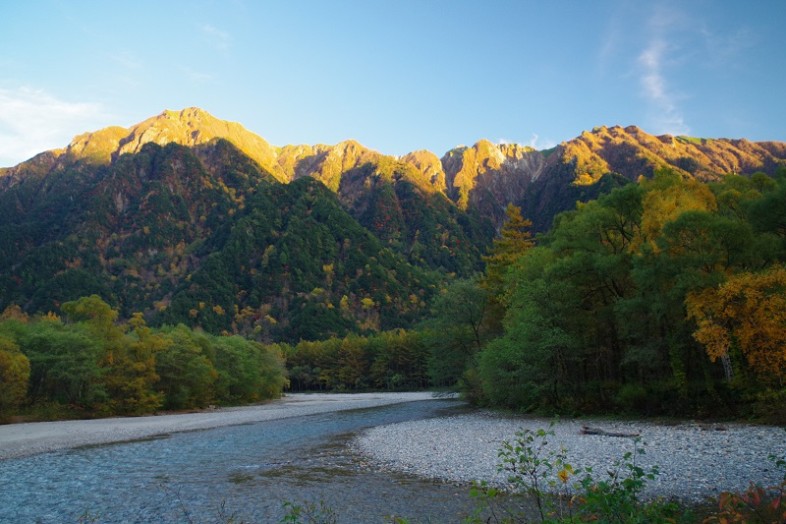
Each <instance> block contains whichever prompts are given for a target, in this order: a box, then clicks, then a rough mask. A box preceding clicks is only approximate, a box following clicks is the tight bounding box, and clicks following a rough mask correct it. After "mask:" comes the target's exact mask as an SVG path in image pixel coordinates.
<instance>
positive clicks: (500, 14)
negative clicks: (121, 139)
mask: <svg viewBox="0 0 786 524" xmlns="http://www.w3.org/2000/svg"><path fill="white" fill-rule="evenodd" d="M0 20H1V22H0V28H1V30H0V166H9V165H14V164H16V163H18V162H20V161H22V160H24V159H26V158H29V157H30V156H32V155H33V154H35V153H37V152H40V151H43V150H46V149H51V148H55V147H62V146H65V145H66V144H67V143H68V142H69V141H70V140H71V138H72V137H73V136H74V135H76V134H79V133H82V132H85V131H92V130H96V129H99V128H102V127H106V126H108V125H122V126H130V125H132V124H135V123H137V122H139V121H141V120H144V119H145V118H147V117H150V116H153V115H155V114H158V113H160V112H161V111H162V110H164V109H181V108H184V107H189V106H198V107H202V108H203V109H205V110H207V111H209V112H211V113H212V114H213V115H215V116H216V117H218V118H223V119H226V120H233V121H237V122H240V123H242V124H243V125H244V126H245V127H246V128H248V129H250V130H251V131H254V132H255V133H258V134H259V135H261V136H263V137H264V138H266V139H267V140H268V141H269V142H271V143H272V144H274V145H284V144H289V143H309V144H313V143H327V144H333V143H336V142H339V141H341V140H345V139H349V138H353V139H356V140H358V141H360V142H361V143H363V144H364V145H366V146H368V147H371V148H373V149H376V150H379V151H381V152H383V153H388V154H393V155H401V154H404V153H407V152H409V151H412V150H415V149H430V150H432V151H434V152H435V153H437V154H438V155H440V156H441V155H442V154H443V153H444V152H446V151H447V150H448V149H450V148H451V147H454V146H456V145H459V144H467V145H469V144H472V143H474V142H476V141H477V140H478V139H480V138H487V139H489V140H492V141H494V142H502V141H507V142H518V143H522V144H528V145H533V146H535V147H538V148H546V147H550V146H553V145H555V144H557V143H559V142H561V141H563V140H569V139H571V138H573V137H575V136H577V135H578V134H579V133H581V131H583V130H589V129H591V128H593V127H595V126H600V125H615V124H619V125H623V126H624V125H631V124H634V125H638V126H640V127H642V128H643V129H644V130H645V131H647V132H650V133H654V134H661V133H670V134H687V135H692V136H701V137H708V138H710V137H729V138H739V137H746V138H749V139H752V140H781V141H783V140H786V98H785V97H784V94H783V92H784V86H786V31H784V29H783V24H784V22H786V1H783V0H756V1H750V2H743V1H733V0H728V1H727V0H723V1H710V0H682V1H658V0H656V1H622V0H597V1H578V0H577V1H557V0H554V1H551V0H549V1H547V0H542V1H537V2H534V1H526V0H511V1H501V0H500V1H483V2H481V1H460V0H395V1H394V0H389V1H383V0H365V1H361V0H357V1H341V0H331V1H299V0H286V1H284V0H282V1H280V2H273V1H254V0H221V1H218V0H216V1H210V0H188V1H163V0H154V1H147V0H141V1H140V0H137V1H134V2H105V1H99V0H94V1H86V0H48V1H37V0H26V1H19V2H17V1H12V0H0Z"/></svg>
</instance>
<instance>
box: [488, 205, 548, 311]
mask: <svg viewBox="0 0 786 524" xmlns="http://www.w3.org/2000/svg"><path fill="white" fill-rule="evenodd" d="M505 215H506V219H505V222H504V223H503V224H502V228H501V229H500V236H499V238H496V239H495V240H494V244H493V246H492V247H491V252H490V253H489V255H487V256H484V257H483V261H484V262H485V263H486V275H485V277H484V278H483V280H482V282H481V284H482V286H483V287H484V288H486V290H488V291H489V292H490V293H491V300H492V302H497V303H500V304H502V303H504V288H505V273H506V272H507V270H508V268H510V267H511V266H512V265H513V263H514V262H515V261H516V260H517V259H518V258H519V257H520V256H521V255H522V254H524V253H525V252H526V251H527V250H528V249H529V248H531V247H533V246H534V245H535V243H534V241H533V240H532V233H531V232H530V231H529V229H530V228H531V227H532V222H531V221H530V220H528V219H526V218H524V217H523V216H521V208H519V207H517V206H514V205H513V204H508V207H507V208H505Z"/></svg>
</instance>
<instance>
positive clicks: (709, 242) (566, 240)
mask: <svg viewBox="0 0 786 524" xmlns="http://www.w3.org/2000/svg"><path fill="white" fill-rule="evenodd" d="M779 175H780V176H779V177H778V178H776V179H772V178H770V177H768V176H766V175H764V174H761V173H759V174H755V175H753V176H752V177H749V178H748V177H741V176H734V175H730V176H727V177H725V178H723V179H722V181H720V182H715V183H702V182H699V181H696V180H692V179H686V178H683V177H681V176H680V175H679V174H676V173H673V172H670V171H663V172H660V173H658V174H657V175H656V176H655V177H654V178H653V179H650V180H643V181H640V182H639V183H636V184H629V185H627V186H625V187H623V188H619V189H616V190H614V191H612V192H611V193H610V194H608V195H606V196H603V197H601V198H599V199H598V200H596V201H592V202H588V203H586V204H580V205H579V206H578V208H577V209H576V210H574V211H570V212H566V213H563V214H561V215H559V216H558V217H557V218H556V220H555V223H554V227H553V229H552V230H551V231H550V232H549V233H548V234H546V235H545V236H543V237H540V238H538V239H537V242H536V243H533V241H532V239H531V238H530V237H529V235H528V232H527V229H528V226H529V222H528V221H526V220H524V219H522V218H521V215H520V214H519V212H518V211H519V210H518V209H517V208H509V210H508V222H507V223H506V225H505V227H503V231H502V237H501V238H500V239H499V240H497V242H496V243H495V246H494V247H493V249H492V251H491V254H490V256H489V257H487V259H486V261H487V267H486V273H485V274H484V275H483V276H482V278H480V279H479V280H478V281H476V282H470V283H466V282H465V283H462V284H461V285H463V286H465V287H466V286H468V285H469V286H470V287H474V293H476V294H477V296H478V297H480V296H481V295H482V294H483V293H484V292H485V293H487V294H488V296H489V300H488V301H487V302H486V304H487V308H486V310H485V311H484V312H483V314H481V315H479V316H475V317H474V325H475V326H476V328H475V329H474V330H471V329H468V327H469V326H471V325H473V324H472V323H467V322H461V323H456V329H459V328H460V329H463V330H464V332H465V333H466V335H467V340H468V341H472V342H474V341H475V340H477V341H478V343H477V346H478V347H479V348H480V349H479V350H478V351H477V352H476V353H475V354H474V355H473V356H472V357H471V358H468V359H467V360H466V364H467V365H466V367H465V370H464V372H463V375H462V381H463V385H464V388H465V390H466V391H467V393H469V394H470V395H471V396H472V397H473V398H475V399H477V400H478V401H480V402H483V403H487V404H490V405H494V406H503V407H507V408H513V409H523V410H537V409H547V410H559V411H567V412H584V413H586V412H593V411H594V412H598V411H629V412H636V413H644V414H674V415H691V416H696V415H698V416H702V415H703V416H727V415H731V416H739V415H741V414H750V409H751V407H753V408H754V410H755V413H756V414H758V415H762V416H768V417H776V418H777V417H780V418H786V402H784V401H785V400H786V382H784V381H785V380H786V270H785V269H784V267H783V265H782V264H783V263H784V262H785V261H786V176H785V175H786V170H784V169H781V172H780V173H779ZM500 319H501V320H502V324H501V325H500V323H499V320H500Z"/></svg>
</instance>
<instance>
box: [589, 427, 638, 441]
mask: <svg viewBox="0 0 786 524" xmlns="http://www.w3.org/2000/svg"><path fill="white" fill-rule="evenodd" d="M581 434H582V435H602V436H604V437H628V438H636V437H639V436H641V433H638V432H636V433H626V432H623V431H606V430H605V429H600V428H593V427H590V426H581Z"/></svg>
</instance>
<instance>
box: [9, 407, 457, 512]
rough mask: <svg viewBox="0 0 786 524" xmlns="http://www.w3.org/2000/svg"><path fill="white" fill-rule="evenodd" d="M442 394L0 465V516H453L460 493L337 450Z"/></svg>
mask: <svg viewBox="0 0 786 524" xmlns="http://www.w3.org/2000/svg"><path fill="white" fill-rule="evenodd" d="M463 409H465V408H464V407H463V404H462V403H460V402H457V401H452V400H427V401H420V402H408V403H402V404H394V405H389V406H383V407H378V408H371V409H361V410H352V411H342V412H334V413H328V414H320V415H310V416H300V417H293V418H287V419H278V420H271V421H266V422H259V423H254V424H248V425H241V426H230V427H223V428H216V429H211V430H204V431H194V432H188V433H175V434H172V435H165V436H163V437H160V438H155V439H150V440H143V441H134V442H126V443H119V444H111V445H102V446H92V447H83V448H77V449H71V450H65V451H59V452H52V453H44V454H39V455H34V456H30V457H24V458H19V459H9V460H4V461H0V522H2V523H14V524H16V523H28V522H29V523H42V524H48V523H70V522H73V523H76V522H96V523H133V522H138V523H150V522H164V523H169V522H172V523H180V522H183V523H226V522H235V523H238V522H246V523H251V522H254V523H267V522H273V523H275V522H279V521H280V520H281V519H282V518H283V517H284V515H285V514H286V511H288V510H286V509H285V508H284V506H283V505H284V503H285V502H289V503H291V504H296V505H301V506H306V505H307V504H315V505H317V506H318V505H319V504H320V503H323V504H324V506H325V507H327V508H330V509H331V510H332V511H335V513H336V515H337V517H338V522H342V523H343V522H347V523H350V522H351V523H358V522H369V523H374V522H390V519H391V517H392V516H403V517H406V518H407V519H409V521H410V522H458V521H460V520H461V519H462V518H463V517H464V516H466V515H467V514H468V513H469V512H470V508H471V506H472V503H471V501H470V499H469V495H468V489H467V488H466V487H462V486H451V485H447V484H440V483H436V482H430V481H426V480H421V479H417V478H414V477H407V476H403V475H398V474H392V473H389V472H385V471H380V470H379V469H378V468H374V467H371V466H369V465H368V464H367V463H365V462H364V459H363V457H362V456H359V455H357V454H356V453H355V452H353V451H352V449H351V448H350V446H348V443H349V441H350V440H351V438H352V435H353V434H355V433H357V432H359V431H362V430H364V429H366V428H370V427H373V426H378V425H384V424H391V423H396V422H403V421H408V420H418V419H425V418H432V417H439V416H446V415H451V414H455V413H457V412H460V411H462V410H463Z"/></svg>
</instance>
